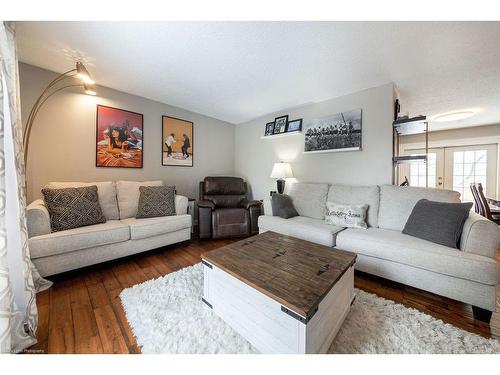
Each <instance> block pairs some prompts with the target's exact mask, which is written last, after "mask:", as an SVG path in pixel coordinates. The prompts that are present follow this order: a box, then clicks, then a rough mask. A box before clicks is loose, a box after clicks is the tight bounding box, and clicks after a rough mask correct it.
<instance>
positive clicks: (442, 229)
mask: <svg viewBox="0 0 500 375" xmlns="http://www.w3.org/2000/svg"><path fill="white" fill-rule="evenodd" d="M471 208H472V203H444V202H434V201H429V200H427V199H421V200H419V201H418V202H417V203H416V204H415V207H413V210H412V212H411V214H410V217H409V218H408V221H407V222H406V225H405V227H404V228H403V233H404V234H408V235H410V236H413V237H417V238H421V239H423V240H427V241H431V242H434V243H437V244H439V245H444V246H448V247H453V248H457V249H458V247H459V243H460V236H461V235H462V230H463V227H464V223H465V220H467V218H468V217H469V212H470V209H471Z"/></svg>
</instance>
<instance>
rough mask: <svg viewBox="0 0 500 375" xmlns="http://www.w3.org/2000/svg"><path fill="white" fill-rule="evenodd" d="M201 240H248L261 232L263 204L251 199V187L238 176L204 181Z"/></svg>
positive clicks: (201, 184) (199, 204)
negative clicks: (249, 188)
mask: <svg viewBox="0 0 500 375" xmlns="http://www.w3.org/2000/svg"><path fill="white" fill-rule="evenodd" d="M197 205H198V229H199V236H200V238H225V237H246V236H250V235H252V234H257V233H259V228H258V226H257V219H258V217H259V215H261V212H262V203H261V202H260V201H249V200H248V199H247V184H246V182H245V181H243V179H241V178H237V177H205V179H204V180H203V181H201V182H200V200H199V201H198V203H197Z"/></svg>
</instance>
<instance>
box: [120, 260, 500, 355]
mask: <svg viewBox="0 0 500 375" xmlns="http://www.w3.org/2000/svg"><path fill="white" fill-rule="evenodd" d="M202 267H203V266H202V264H201V263H198V264H196V265H194V266H192V267H187V268H184V269H181V270H180V271H177V272H174V273H171V274H168V275H166V276H164V277H161V278H158V279H155V280H149V281H146V282H144V283H142V284H138V285H134V286H133V287H131V288H127V289H124V290H123V291H122V293H121V294H120V298H121V301H122V304H123V307H124V309H125V312H126V315H127V320H128V322H129V324H130V326H131V328H132V331H133V333H134V335H135V337H136V339H137V343H138V345H139V346H140V347H141V349H142V352H143V353H256V352H257V351H256V350H255V348H253V347H252V345H251V344H250V343H249V342H248V341H246V340H245V339H244V338H243V337H242V336H240V335H239V334H238V333H237V332H236V331H235V330H233V329H232V328H231V327H230V326H229V325H227V324H226V323H225V322H224V321H223V320H222V319H220V318H219V317H218V316H216V315H215V314H214V313H213V312H212V311H211V310H210V309H208V308H207V307H206V306H205V305H204V304H203V302H202V301H201V297H202V293H203V268H202ZM329 352H330V353H430V354H432V353H500V342H499V341H497V340H494V339H485V338H483V337H481V336H478V335H476V334H472V333H469V332H466V331H464V330H461V329H459V328H456V327H454V326H452V325H450V324H446V323H444V322H443V321H441V320H438V319H435V318H433V317H431V316H429V315H426V314H424V313H421V312H419V311H418V310H415V309H412V308H408V307H405V306H403V305H400V304H397V303H394V302H392V301H389V300H386V299H384V298H381V297H377V296H376V295H374V294H370V293H366V292H363V291H361V290H357V297H356V300H355V302H354V304H353V306H352V308H351V311H350V313H349V315H348V316H347V318H346V320H345V322H344V324H343V326H342V328H341V329H340V331H339V333H338V334H337V337H336V338H335V340H334V342H333V343H332V346H331V347H330V350H329Z"/></svg>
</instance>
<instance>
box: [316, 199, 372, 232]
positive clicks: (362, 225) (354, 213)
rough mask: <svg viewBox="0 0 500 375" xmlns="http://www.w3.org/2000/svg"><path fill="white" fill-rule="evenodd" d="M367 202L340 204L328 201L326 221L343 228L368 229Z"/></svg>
mask: <svg viewBox="0 0 500 375" xmlns="http://www.w3.org/2000/svg"><path fill="white" fill-rule="evenodd" d="M367 210H368V205H367V204H361V205H356V204H351V205H346V204H338V203H334V202H326V215H325V223H326V224H330V225H336V226H338V227H343V228H359V229H367V228H368V226H367V225H366V211H367Z"/></svg>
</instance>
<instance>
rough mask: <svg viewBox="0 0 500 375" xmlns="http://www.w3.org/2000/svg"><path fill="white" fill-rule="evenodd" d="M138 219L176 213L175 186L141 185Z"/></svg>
mask: <svg viewBox="0 0 500 375" xmlns="http://www.w3.org/2000/svg"><path fill="white" fill-rule="evenodd" d="M139 194H140V195H139V204H138V207H137V215H136V218H138V219H145V218H148V217H160V216H173V215H175V186H139Z"/></svg>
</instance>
